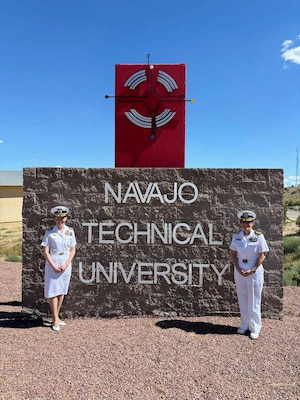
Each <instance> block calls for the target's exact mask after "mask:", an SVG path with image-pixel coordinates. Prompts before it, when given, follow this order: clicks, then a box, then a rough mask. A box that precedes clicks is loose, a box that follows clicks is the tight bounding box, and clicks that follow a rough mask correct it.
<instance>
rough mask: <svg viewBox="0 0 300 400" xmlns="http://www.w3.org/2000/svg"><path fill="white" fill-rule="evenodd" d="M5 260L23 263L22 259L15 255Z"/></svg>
mask: <svg viewBox="0 0 300 400" xmlns="http://www.w3.org/2000/svg"><path fill="white" fill-rule="evenodd" d="M4 259H5V261H11V262H22V257H21V256H17V255H14V254H8V255H7V256H6V257H5V258H4Z"/></svg>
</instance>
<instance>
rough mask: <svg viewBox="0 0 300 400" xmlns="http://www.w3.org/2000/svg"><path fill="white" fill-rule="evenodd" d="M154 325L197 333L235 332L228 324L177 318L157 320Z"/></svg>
mask: <svg viewBox="0 0 300 400" xmlns="http://www.w3.org/2000/svg"><path fill="white" fill-rule="evenodd" d="M156 326H158V327H159V328H161V329H172V328H176V329H181V330H183V331H185V332H193V333H196V334H198V335H207V334H217V335H235V334H236V333H237V332H236V330H237V328H236V327H233V326H229V325H216V324H212V323H210V322H190V321H184V320H179V319H171V320H164V321H159V322H157V323H156Z"/></svg>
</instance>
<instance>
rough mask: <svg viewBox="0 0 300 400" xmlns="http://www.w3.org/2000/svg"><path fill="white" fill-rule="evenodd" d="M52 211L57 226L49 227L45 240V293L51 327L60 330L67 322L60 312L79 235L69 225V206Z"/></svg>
mask: <svg viewBox="0 0 300 400" xmlns="http://www.w3.org/2000/svg"><path fill="white" fill-rule="evenodd" d="M50 212H51V214H52V215H53V217H54V221H55V226H54V227H53V228H52V229H50V230H48V231H46V233H45V235H44V238H43V241H42V246H43V247H44V256H45V259H46V263H45V286H44V295H45V297H46V298H47V299H49V304H50V310H51V313H52V317H53V324H52V329H53V330H54V331H56V332H58V331H59V330H60V327H61V326H64V325H65V322H64V321H61V320H60V318H59V312H60V309H61V306H62V303H63V300H64V296H65V295H66V294H67V293H68V289H69V283H70V279H71V272H72V260H73V258H74V256H75V246H76V238H75V233H74V230H73V229H72V228H69V227H68V226H67V225H66V222H67V216H68V213H69V209H68V208H67V207H65V206H56V207H53V208H52V209H51V211H50Z"/></svg>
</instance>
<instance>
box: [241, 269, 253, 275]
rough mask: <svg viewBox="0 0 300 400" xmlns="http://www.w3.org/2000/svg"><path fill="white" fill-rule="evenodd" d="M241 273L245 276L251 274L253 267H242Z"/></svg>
mask: <svg viewBox="0 0 300 400" xmlns="http://www.w3.org/2000/svg"><path fill="white" fill-rule="evenodd" d="M241 274H242V275H243V276H249V275H251V274H252V269H247V270H242V269H241Z"/></svg>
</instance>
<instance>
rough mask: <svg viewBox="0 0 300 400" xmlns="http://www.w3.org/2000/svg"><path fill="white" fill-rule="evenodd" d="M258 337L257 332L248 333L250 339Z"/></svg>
mask: <svg viewBox="0 0 300 400" xmlns="http://www.w3.org/2000/svg"><path fill="white" fill-rule="evenodd" d="M258 337H259V333H254V332H251V333H250V338H251V339H253V340H256V339H258Z"/></svg>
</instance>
